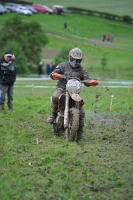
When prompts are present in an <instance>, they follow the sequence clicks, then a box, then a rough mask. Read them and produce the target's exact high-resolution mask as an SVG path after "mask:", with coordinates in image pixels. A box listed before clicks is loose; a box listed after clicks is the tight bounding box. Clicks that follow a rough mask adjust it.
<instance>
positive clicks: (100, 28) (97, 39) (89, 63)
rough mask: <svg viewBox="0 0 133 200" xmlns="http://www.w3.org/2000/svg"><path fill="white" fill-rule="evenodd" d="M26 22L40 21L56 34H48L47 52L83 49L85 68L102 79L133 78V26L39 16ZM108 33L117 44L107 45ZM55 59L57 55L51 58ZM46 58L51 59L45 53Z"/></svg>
mask: <svg viewBox="0 0 133 200" xmlns="http://www.w3.org/2000/svg"><path fill="white" fill-rule="evenodd" d="M14 15H15V14H14V13H8V14H7V15H3V16H1V19H2V20H1V23H2V22H3V23H4V21H5V20H7V19H8V18H9V17H13V16H14ZM23 19H24V20H25V21H27V22H28V21H33V20H36V21H38V22H39V23H41V25H42V27H43V29H44V30H45V32H46V33H51V34H52V35H48V38H49V44H48V45H47V46H46V49H47V48H48V49H51V50H52V49H54V50H56V49H57V50H58V52H59V51H60V50H61V48H62V47H66V46H67V47H70V49H71V48H73V47H75V46H78V47H79V48H81V49H82V51H83V53H84V61H83V65H84V67H85V68H86V69H87V71H88V72H89V73H90V75H91V74H92V76H95V77H102V78H103V77H105V78H119V79H132V72H131V69H132V63H133V57H132V50H133V43H132V39H133V38H132V32H133V27H132V26H131V25H128V24H124V23H121V22H114V21H110V20H105V19H101V18H97V17H88V16H79V15H68V16H66V17H61V16H57V15H54V16H50V15H44V14H37V15H33V16H32V17H23ZM64 21H66V22H67V24H68V29H67V30H64V29H63V22H64ZM46 22H48V23H46ZM75 24H76V28H77V34H76V35H74V34H73V26H74V25H75ZM104 33H105V34H106V35H108V34H111V35H113V36H114V42H113V43H109V42H104V43H103V42H102V35H103V34H104ZM56 35H57V36H58V37H56ZM59 36H60V37H59ZM49 57H50V56H49ZM103 57H105V58H106V59H107V66H106V67H105V69H104V68H103V66H101V59H102V58H103ZM52 58H53V55H51V59H52ZM43 59H44V60H47V57H46V56H45V54H44V55H43Z"/></svg>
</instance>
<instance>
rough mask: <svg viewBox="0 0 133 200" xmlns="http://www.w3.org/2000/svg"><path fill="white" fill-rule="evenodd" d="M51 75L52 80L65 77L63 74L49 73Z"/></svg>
mask: <svg viewBox="0 0 133 200" xmlns="http://www.w3.org/2000/svg"><path fill="white" fill-rule="evenodd" d="M51 77H52V79H53V80H58V81H59V80H63V79H66V77H65V76H64V75H63V74H58V73H53V74H51Z"/></svg>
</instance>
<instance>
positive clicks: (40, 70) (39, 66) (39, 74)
mask: <svg viewBox="0 0 133 200" xmlns="http://www.w3.org/2000/svg"><path fill="white" fill-rule="evenodd" d="M42 67H43V62H39V64H38V66H37V72H38V77H39V78H41V77H42Z"/></svg>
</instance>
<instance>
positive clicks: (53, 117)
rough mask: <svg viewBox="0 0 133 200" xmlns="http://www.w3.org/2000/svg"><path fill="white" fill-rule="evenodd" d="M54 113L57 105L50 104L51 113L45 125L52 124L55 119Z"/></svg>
mask: <svg viewBox="0 0 133 200" xmlns="http://www.w3.org/2000/svg"><path fill="white" fill-rule="evenodd" d="M56 111H57V105H56V104H52V105H51V112H50V115H49V117H48V119H47V123H50V124H51V123H52V122H53V121H54V120H55V118H56Z"/></svg>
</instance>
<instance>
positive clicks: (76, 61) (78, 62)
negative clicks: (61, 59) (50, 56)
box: [70, 57, 82, 64]
mask: <svg viewBox="0 0 133 200" xmlns="http://www.w3.org/2000/svg"><path fill="white" fill-rule="evenodd" d="M70 61H71V62H75V63H76V64H80V63H81V61H82V59H76V58H72V57H70Z"/></svg>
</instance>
